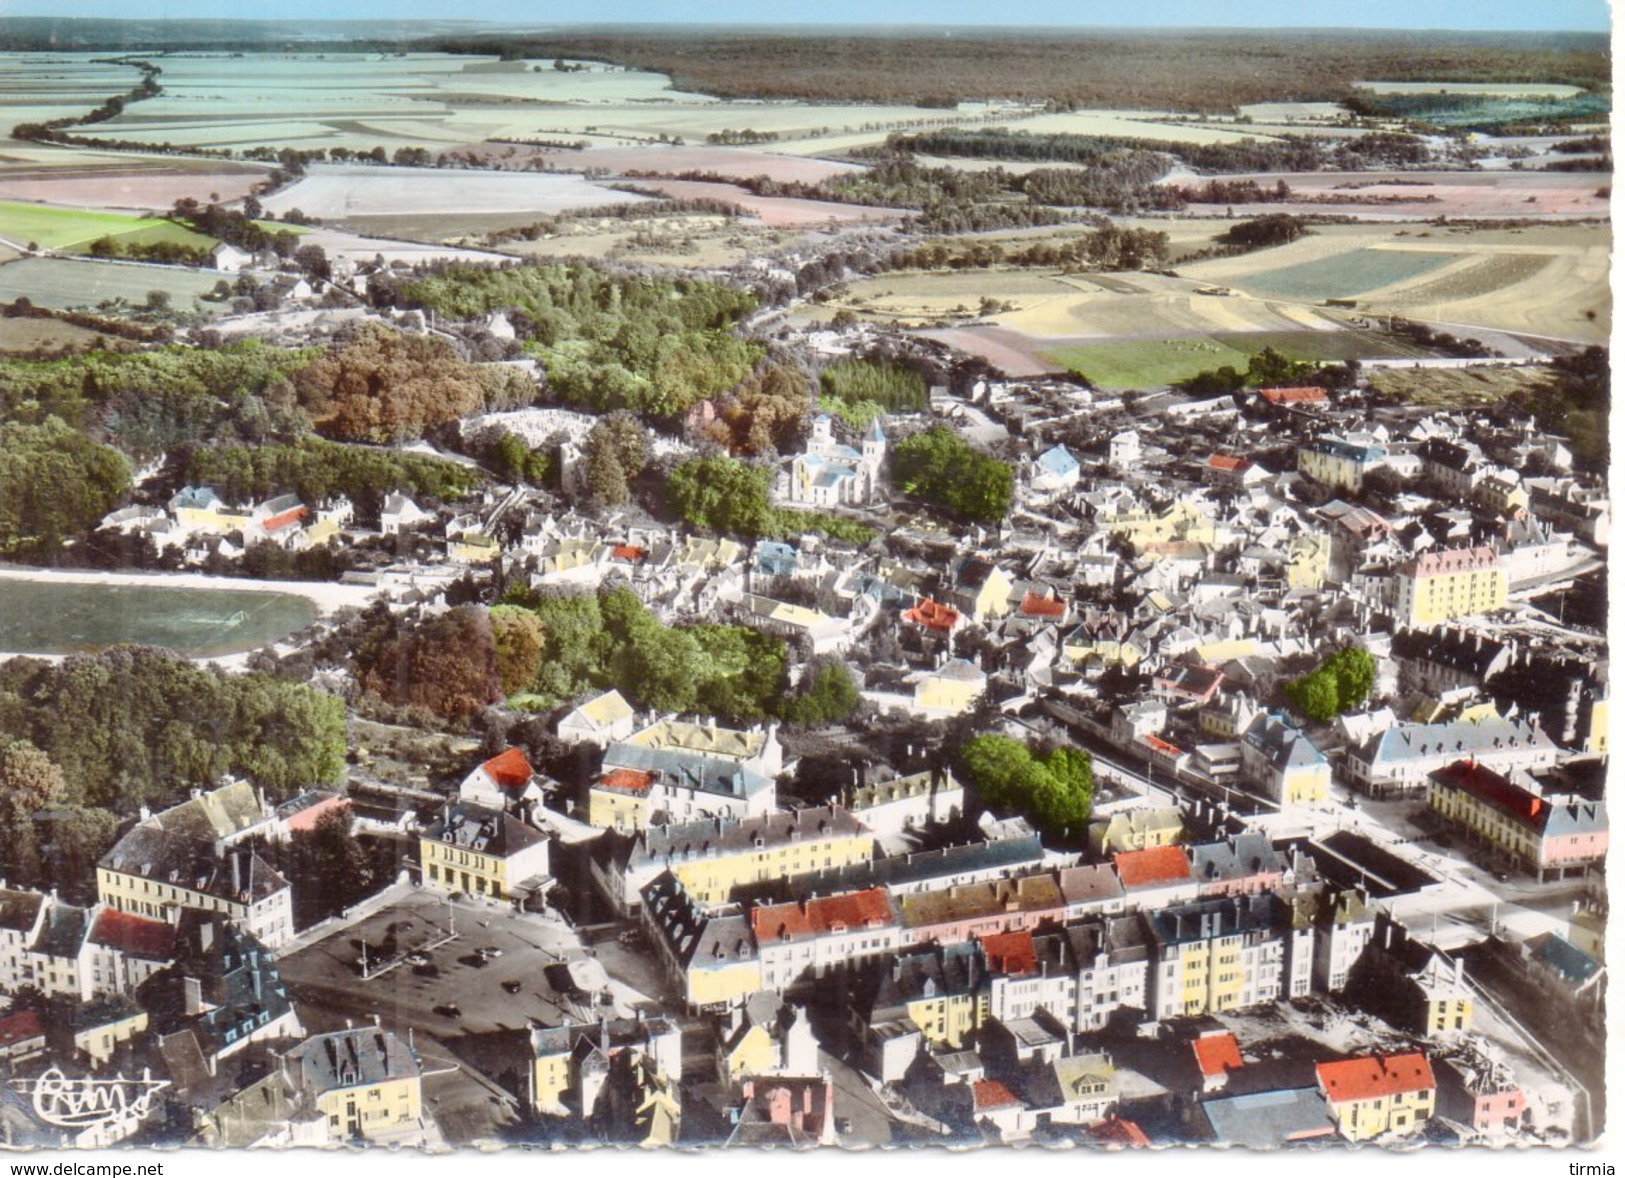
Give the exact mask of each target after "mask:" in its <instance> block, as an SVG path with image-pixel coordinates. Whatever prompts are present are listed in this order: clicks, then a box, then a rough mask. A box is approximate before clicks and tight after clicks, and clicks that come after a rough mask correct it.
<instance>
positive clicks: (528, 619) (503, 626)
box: [491, 605, 546, 695]
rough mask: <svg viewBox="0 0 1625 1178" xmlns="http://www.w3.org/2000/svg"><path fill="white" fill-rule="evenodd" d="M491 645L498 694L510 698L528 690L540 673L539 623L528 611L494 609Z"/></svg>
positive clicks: (507, 607) (541, 636) (541, 642)
mask: <svg viewBox="0 0 1625 1178" xmlns="http://www.w3.org/2000/svg"><path fill="white" fill-rule="evenodd" d="M491 641H492V642H493V643H494V644H495V646H496V660H497V675H498V676H499V677H500V678H501V680H502V690H503V691H504V692H505V693H506V694H508V695H514V694H517V693H518V692H521V691H524V690H525V689H526V688H528V687H529V686H530V685H531V683H532V682H533V681H534V680H535V678H536V672H537V671H538V670H540V669H541V665H542V650H543V647H544V645H545V642H546V635H545V634H544V633H543V632H542V622H541V619H540V618H538V617H537V616H536V615H535V614H534V613H532V612H531V611H530V610H528V609H520V608H518V607H517V606H511V605H498V606H493V607H492V609H491Z"/></svg>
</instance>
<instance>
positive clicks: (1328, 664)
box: [1282, 646, 1377, 724]
mask: <svg viewBox="0 0 1625 1178" xmlns="http://www.w3.org/2000/svg"><path fill="white" fill-rule="evenodd" d="M1376 667H1377V665H1376V661H1375V660H1374V659H1373V658H1372V657H1371V652H1370V651H1367V650H1364V649H1362V648H1360V647H1358V646H1345V647H1344V648H1343V649H1342V650H1340V651H1338V652H1337V653H1336V654H1334V655H1332V656H1331V657H1330V658H1328V659H1327V660H1326V661H1325V662H1323V663H1321V664H1320V666H1318V667H1316V668H1315V669H1314V670H1313V671H1311V672H1309V674H1307V675H1303V676H1300V677H1299V678H1297V679H1294V680H1292V681H1291V682H1290V683H1288V684H1286V686H1285V687H1284V688H1283V689H1282V690H1283V691H1284V692H1285V693H1286V697H1287V699H1288V700H1289V701H1290V702H1291V704H1292V706H1293V707H1295V708H1297V709H1298V711H1300V712H1302V713H1303V714H1304V715H1305V716H1308V717H1309V718H1310V719H1311V720H1315V721H1318V722H1320V723H1323V724H1324V723H1326V722H1327V721H1329V720H1333V719H1335V718H1337V717H1338V716H1340V715H1342V714H1343V713H1344V712H1346V711H1348V710H1349V709H1350V708H1355V707H1358V706H1359V705H1360V704H1362V703H1364V702H1365V699H1366V697H1367V696H1368V695H1370V694H1371V685H1372V683H1373V682H1374V681H1375V677H1376Z"/></svg>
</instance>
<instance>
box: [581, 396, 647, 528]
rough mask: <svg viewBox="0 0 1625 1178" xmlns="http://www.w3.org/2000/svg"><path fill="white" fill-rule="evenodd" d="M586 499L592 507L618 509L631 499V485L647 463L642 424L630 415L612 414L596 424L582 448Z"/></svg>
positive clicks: (645, 439)
mask: <svg viewBox="0 0 1625 1178" xmlns="http://www.w3.org/2000/svg"><path fill="white" fill-rule="evenodd" d="M582 449H583V452H584V457H583V462H584V464H585V470H586V484H587V498H588V500H589V501H590V502H591V503H592V505H593V506H594V507H600V508H608V507H619V506H620V505H621V504H623V503H625V502H626V501H627V500H628V499H630V498H632V486H633V484H634V483H635V482H637V479H638V476H639V475H641V474H642V473H643V467H644V464H645V463H646V462H647V461H648V457H649V450H648V439H647V436H646V432H645V430H644V428H643V424H642V423H641V422H640V421H638V419H637V418H636V417H633V416H632V415H631V414H630V413H612V414H610V415H609V416H607V417H605V418H602V419H601V420H599V421H598V422H596V423H595V424H594V425H593V427H592V429H591V430H589V431H588V433H587V441H586V444H585V445H584V446H583V447H582Z"/></svg>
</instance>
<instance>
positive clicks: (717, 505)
mask: <svg viewBox="0 0 1625 1178" xmlns="http://www.w3.org/2000/svg"><path fill="white" fill-rule="evenodd" d="M772 482H773V472H772V471H771V470H769V469H768V468H767V467H762V466H751V465H748V464H747V463H744V462H739V461H736V460H735V459H732V458H725V457H722V456H720V455H718V456H713V457H709V458H691V459H689V460H688V461H686V462H683V463H681V464H679V465H678V466H677V467H676V468H675V469H674V470H673V471H672V472H671V475H670V476H669V477H668V478H667V480H666V500H667V502H668V503H669V504H670V506H671V509H672V510H673V511H674V512H676V513H677V514H678V515H680V516H681V517H682V518H683V519H685V520H687V521H688V522H689V523H691V524H694V525H695V526H696V527H702V528H715V529H716V530H717V531H719V532H729V533H732V534H734V535H739V536H750V537H755V536H770V535H772V534H773V533H774V531H775V524H776V517H775V514H774V511H773V507H772V504H771V503H770V502H769V498H768V489H769V488H770V487H771V485H772Z"/></svg>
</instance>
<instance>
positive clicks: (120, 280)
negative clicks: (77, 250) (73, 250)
mask: <svg viewBox="0 0 1625 1178" xmlns="http://www.w3.org/2000/svg"><path fill="white" fill-rule="evenodd" d="M220 278H221V275H220V274H218V273H217V272H215V271H213V270H197V269H190V268H186V267H180V266H152V265H145V264H136V263H131V262H103V261H96V260H93V259H83V260H80V259H70V258H23V259H21V260H20V261H15V262H9V263H6V264H5V265H0V302H8V303H9V302H12V301H14V300H16V299H19V298H27V299H29V300H30V301H31V302H33V303H34V305H35V306H39V307H49V308H51V309H53V310H59V311H61V310H67V309H70V308H73V307H94V306H95V305H96V304H97V303H100V302H102V301H103V300H105V299H123V300H125V301H126V302H129V303H133V304H141V303H144V302H146V301H147V296H148V294H149V292H151V291H154V290H161V291H163V292H164V293H166V294H168V295H169V296H170V298H171V299H172V300H174V302H175V304H176V305H177V306H178V307H181V308H183V309H188V310H197V311H201V312H202V313H204V314H211V315H221V314H224V313H225V312H226V310H227V309H228V308H227V305H226V304H224V303H204V302H199V303H198V304H197V305H196V307H192V306H191V305H190V303H191V300H193V299H198V298H201V296H203V295H205V294H208V293H209V292H210V291H212V290H213V289H214V286H215V284H216V283H217V282H219V281H220Z"/></svg>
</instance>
